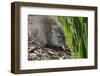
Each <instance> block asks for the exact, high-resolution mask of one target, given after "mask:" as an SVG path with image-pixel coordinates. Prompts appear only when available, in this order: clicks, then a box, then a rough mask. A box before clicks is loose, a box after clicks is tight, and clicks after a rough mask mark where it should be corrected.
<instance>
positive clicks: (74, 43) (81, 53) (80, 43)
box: [58, 16, 88, 59]
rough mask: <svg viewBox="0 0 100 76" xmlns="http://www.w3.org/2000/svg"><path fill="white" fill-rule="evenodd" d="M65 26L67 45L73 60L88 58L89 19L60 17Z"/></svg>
mask: <svg viewBox="0 0 100 76" xmlns="http://www.w3.org/2000/svg"><path fill="white" fill-rule="evenodd" d="M58 19H59V21H60V22H61V23H62V24H63V27H64V28H63V32H64V35H65V37H66V43H67V45H68V46H69V48H70V49H71V51H72V55H73V58H76V59H77V58H78V59H79V58H87V57H88V18H87V17H72V16H67V17H66V16H59V17H58Z"/></svg>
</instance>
